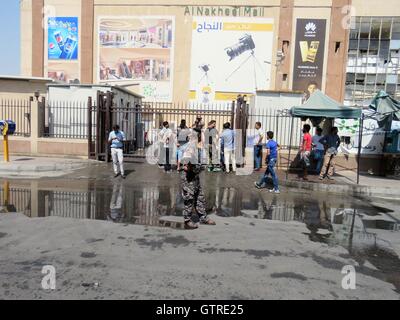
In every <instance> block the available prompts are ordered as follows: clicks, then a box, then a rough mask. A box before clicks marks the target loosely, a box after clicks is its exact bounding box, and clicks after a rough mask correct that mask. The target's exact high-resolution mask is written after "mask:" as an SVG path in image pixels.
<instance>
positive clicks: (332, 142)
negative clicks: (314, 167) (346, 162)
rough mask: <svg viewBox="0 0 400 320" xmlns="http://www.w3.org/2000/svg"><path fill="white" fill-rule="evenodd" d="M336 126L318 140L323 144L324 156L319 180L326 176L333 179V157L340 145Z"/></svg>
mask: <svg viewBox="0 0 400 320" xmlns="http://www.w3.org/2000/svg"><path fill="white" fill-rule="evenodd" d="M338 132H339V130H338V128H337V127H333V128H332V129H331V133H330V134H329V135H327V136H325V137H323V138H322V139H321V140H320V141H319V142H320V143H322V144H323V145H324V146H325V150H326V153H325V157H324V165H323V167H322V171H321V173H320V175H319V179H320V180H324V178H325V177H327V178H328V179H329V180H333V178H332V177H333V173H334V170H335V158H336V156H337V153H338V148H339V146H340V138H339V136H338Z"/></svg>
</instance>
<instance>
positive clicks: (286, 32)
mask: <svg viewBox="0 0 400 320" xmlns="http://www.w3.org/2000/svg"><path fill="white" fill-rule="evenodd" d="M293 6H294V0H281V9H280V16H279V36H278V50H281V51H282V52H283V54H284V57H283V59H282V63H281V64H280V65H279V66H278V67H277V69H276V81H275V89H276V90H288V89H289V84H290V75H291V73H292V72H291V70H290V52H291V49H290V48H291V46H292V45H293V44H292V42H291V40H292V25H293Z"/></svg>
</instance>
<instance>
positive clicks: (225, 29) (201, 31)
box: [190, 17, 274, 103]
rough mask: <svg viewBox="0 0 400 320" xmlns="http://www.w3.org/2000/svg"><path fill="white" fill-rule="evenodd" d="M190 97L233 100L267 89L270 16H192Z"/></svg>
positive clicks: (196, 99)
mask: <svg viewBox="0 0 400 320" xmlns="http://www.w3.org/2000/svg"><path fill="white" fill-rule="evenodd" d="M192 28H193V31H192V57H191V58H192V62H191V85H190V99H191V100H195V101H198V102H201V103H209V102H212V101H232V100H235V98H236V97H237V95H238V94H251V93H254V92H255V91H256V90H267V89H270V79H269V78H270V74H271V61H272V50H273V38H274V23H273V19H265V18H234V17H233V18H232V17H231V18H229V17H193V27H192Z"/></svg>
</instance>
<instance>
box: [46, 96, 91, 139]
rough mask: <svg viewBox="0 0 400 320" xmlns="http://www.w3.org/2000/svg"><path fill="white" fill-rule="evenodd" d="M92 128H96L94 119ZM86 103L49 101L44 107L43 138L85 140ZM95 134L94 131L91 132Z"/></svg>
mask: <svg viewBox="0 0 400 320" xmlns="http://www.w3.org/2000/svg"><path fill="white" fill-rule="evenodd" d="M90 116H91V117H92V126H93V128H95V127H96V117H95V115H94V114H93V113H90ZM88 119H89V111H88V103H87V102H86V103H84V102H70V101H49V102H48V103H47V105H46V107H45V123H44V125H45V129H44V136H45V137H48V138H61V139H87V138H88V125H89V121H88ZM93 132H96V130H93Z"/></svg>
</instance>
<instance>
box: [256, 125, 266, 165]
mask: <svg viewBox="0 0 400 320" xmlns="http://www.w3.org/2000/svg"><path fill="white" fill-rule="evenodd" d="M255 129H256V134H255V137H254V171H260V170H261V166H262V156H263V145H262V143H263V139H264V132H263V131H262V130H261V122H256V128H255Z"/></svg>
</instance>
